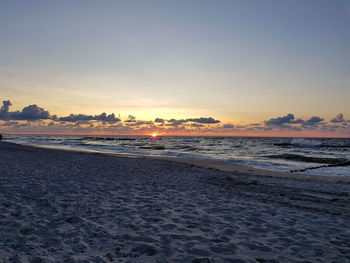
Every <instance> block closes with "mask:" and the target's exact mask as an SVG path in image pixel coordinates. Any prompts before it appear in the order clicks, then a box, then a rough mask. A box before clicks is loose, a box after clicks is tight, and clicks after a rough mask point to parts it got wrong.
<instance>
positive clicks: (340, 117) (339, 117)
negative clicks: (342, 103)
mask: <svg viewBox="0 0 350 263" xmlns="http://www.w3.org/2000/svg"><path fill="white" fill-rule="evenodd" d="M331 122H333V123H339V122H345V119H344V115H343V113H339V114H337V115H336V116H335V117H334V118H333V119H332V120H331Z"/></svg>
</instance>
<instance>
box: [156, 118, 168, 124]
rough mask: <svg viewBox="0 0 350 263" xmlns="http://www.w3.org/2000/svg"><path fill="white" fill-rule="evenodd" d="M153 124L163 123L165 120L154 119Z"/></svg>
mask: <svg viewBox="0 0 350 263" xmlns="http://www.w3.org/2000/svg"><path fill="white" fill-rule="evenodd" d="M154 122H158V123H163V122H165V120H164V119H161V118H156V119H155V120H154Z"/></svg>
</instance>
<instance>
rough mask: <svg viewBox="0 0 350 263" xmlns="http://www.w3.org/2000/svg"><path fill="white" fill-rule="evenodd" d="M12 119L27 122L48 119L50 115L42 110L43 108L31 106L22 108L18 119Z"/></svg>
mask: <svg viewBox="0 0 350 263" xmlns="http://www.w3.org/2000/svg"><path fill="white" fill-rule="evenodd" d="M14 114H15V113H14ZM15 115H17V114H15ZM14 119H17V120H28V121H34V120H44V119H50V114H49V112H48V111H46V110H44V109H43V108H40V107H38V106H37V105H35V104H33V105H29V106H27V107H25V108H23V110H22V112H20V113H19V114H18V118H14Z"/></svg>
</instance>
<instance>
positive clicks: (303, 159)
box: [265, 153, 348, 164]
mask: <svg viewBox="0 0 350 263" xmlns="http://www.w3.org/2000/svg"><path fill="white" fill-rule="evenodd" d="M265 157H267V158H273V159H284V160H290V161H298V162H307V163H323V164H339V163H344V162H347V161H348V160H347V159H345V158H326V157H313V156H305V155H299V154H289V153H285V154H275V155H267V156H265Z"/></svg>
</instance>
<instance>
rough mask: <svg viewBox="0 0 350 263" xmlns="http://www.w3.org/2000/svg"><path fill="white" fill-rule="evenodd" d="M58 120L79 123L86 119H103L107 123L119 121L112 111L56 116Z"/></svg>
mask: <svg viewBox="0 0 350 263" xmlns="http://www.w3.org/2000/svg"><path fill="white" fill-rule="evenodd" d="M58 120H59V121H66V122H81V123H87V122H88V121H103V122H108V123H116V122H119V121H120V119H119V118H116V117H115V114H114V113H112V114H109V115H107V114H106V113H105V112H103V113H101V114H100V115H95V116H93V115H85V114H71V115H69V116H66V117H61V118H58Z"/></svg>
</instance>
